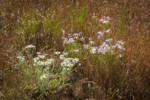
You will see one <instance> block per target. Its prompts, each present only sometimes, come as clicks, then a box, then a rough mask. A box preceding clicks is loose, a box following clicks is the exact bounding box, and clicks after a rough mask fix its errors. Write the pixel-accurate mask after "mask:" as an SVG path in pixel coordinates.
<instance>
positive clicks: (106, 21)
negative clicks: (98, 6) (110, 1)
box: [100, 16, 111, 24]
mask: <svg viewBox="0 0 150 100" xmlns="http://www.w3.org/2000/svg"><path fill="white" fill-rule="evenodd" d="M110 20H111V19H110V17H105V16H104V17H103V18H102V19H100V22H101V23H103V24H108V23H109V22H110Z"/></svg>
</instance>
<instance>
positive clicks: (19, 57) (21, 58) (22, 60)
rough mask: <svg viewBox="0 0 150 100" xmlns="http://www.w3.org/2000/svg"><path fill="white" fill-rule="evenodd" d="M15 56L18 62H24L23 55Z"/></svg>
mask: <svg viewBox="0 0 150 100" xmlns="http://www.w3.org/2000/svg"><path fill="white" fill-rule="evenodd" d="M17 58H18V59H19V61H20V62H24V61H25V57H24V56H17Z"/></svg>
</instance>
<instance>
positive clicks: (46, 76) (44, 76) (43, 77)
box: [40, 74, 49, 80]
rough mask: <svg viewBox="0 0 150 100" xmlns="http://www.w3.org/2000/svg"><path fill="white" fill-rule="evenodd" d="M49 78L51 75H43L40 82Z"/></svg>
mask: <svg viewBox="0 0 150 100" xmlns="http://www.w3.org/2000/svg"><path fill="white" fill-rule="evenodd" d="M48 77H49V74H43V75H42V76H41V77H40V80H45V79H47V78H48Z"/></svg>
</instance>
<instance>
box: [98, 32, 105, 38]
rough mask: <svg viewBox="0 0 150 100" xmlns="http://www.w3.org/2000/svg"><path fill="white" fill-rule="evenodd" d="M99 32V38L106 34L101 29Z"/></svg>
mask: <svg viewBox="0 0 150 100" xmlns="http://www.w3.org/2000/svg"><path fill="white" fill-rule="evenodd" d="M97 34H98V38H99V39H101V38H102V37H103V36H104V33H103V32H101V31H99V32H98V33H97Z"/></svg>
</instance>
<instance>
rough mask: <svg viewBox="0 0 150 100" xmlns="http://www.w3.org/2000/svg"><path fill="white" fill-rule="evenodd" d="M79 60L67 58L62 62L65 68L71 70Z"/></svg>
mask: <svg viewBox="0 0 150 100" xmlns="http://www.w3.org/2000/svg"><path fill="white" fill-rule="evenodd" d="M78 62H79V59H78V58H65V59H63V62H62V63H61V67H62V68H63V70H67V71H70V70H71V69H72V68H73V66H75V65H76V64H77V63H78Z"/></svg>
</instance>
